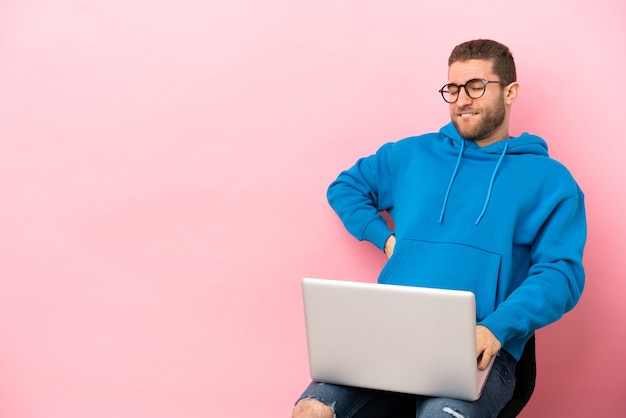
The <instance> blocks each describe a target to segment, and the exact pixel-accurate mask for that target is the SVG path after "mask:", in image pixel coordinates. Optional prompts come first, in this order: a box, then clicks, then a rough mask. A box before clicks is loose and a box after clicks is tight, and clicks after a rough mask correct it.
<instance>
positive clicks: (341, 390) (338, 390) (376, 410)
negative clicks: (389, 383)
mask: <svg viewBox="0 0 626 418" xmlns="http://www.w3.org/2000/svg"><path fill="white" fill-rule="evenodd" d="M307 398H313V399H317V400H318V401H320V402H322V403H323V404H325V405H327V406H329V407H330V408H331V409H332V410H333V412H334V413H335V417H336V418H384V417H387V416H393V415H395V414H398V413H400V412H403V411H405V412H409V411H415V396H413V395H406V394H402V393H395V392H385V391H380V390H372V389H363V388H355V387H351V386H342V385H333V384H330V383H318V382H312V383H311V384H310V385H309V387H308V388H307V389H306V390H305V391H304V393H303V394H302V396H301V397H300V398H299V399H298V401H300V400H302V399H307ZM413 413H414V412H413Z"/></svg>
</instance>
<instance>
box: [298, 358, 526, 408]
mask: <svg viewBox="0 0 626 418" xmlns="http://www.w3.org/2000/svg"><path fill="white" fill-rule="evenodd" d="M514 387H515V359H514V358H513V357H512V356H511V355H510V354H508V353H507V352H505V351H500V353H499V354H498V356H497V357H496V359H495V361H494V364H493V367H492V369H491V373H490V374H489V377H488V378H487V382H486V383H485V387H484V388H483V392H482V394H481V396H480V398H478V399H477V400H476V401H473V402H470V401H462V400H458V399H448V398H434V397H427V396H419V395H408V394H403V393H395V392H385V391H380V390H372V389H363V388H355V387H349V386H341V385H333V384H329V383H318V382H312V383H311V384H310V385H309V387H308V388H307V389H306V390H305V391H304V393H303V394H302V396H301V397H300V398H299V399H298V401H300V400H302V399H307V398H314V399H317V400H318V401H320V402H322V403H324V404H325V405H328V406H329V407H330V408H331V409H332V410H333V411H334V413H335V417H336V418H384V417H395V416H396V415H397V414H403V415H402V416H407V414H409V415H411V416H413V415H414V416H415V417H417V418H420V417H429V418H431V417H432V418H435V417H441V418H470V417H471V418H483V417H484V418H490V417H494V418H495V417H497V416H498V413H499V412H500V410H501V409H502V408H504V405H506V403H507V402H508V401H509V400H510V399H511V397H512V396H513V389H514Z"/></svg>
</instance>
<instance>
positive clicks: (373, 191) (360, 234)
mask: <svg viewBox="0 0 626 418" xmlns="http://www.w3.org/2000/svg"><path fill="white" fill-rule="evenodd" d="M392 145H393V144H391V143H390V144H386V145H383V146H382V147H381V148H380V149H379V150H378V152H377V153H376V154H375V155H371V156H369V157H365V158H361V159H360V160H358V161H357V162H356V164H355V165H354V166H353V167H352V168H350V169H348V170H346V171H343V172H341V173H340V174H339V176H338V177H337V179H336V180H335V181H334V182H332V183H331V185H330V186H329V187H328V193H327V197H328V202H329V203H330V206H331V207H332V208H333V210H334V211H335V212H336V213H337V215H338V216H339V218H340V219H341V221H342V222H343V224H344V226H345V227H346V229H347V230H348V232H350V233H351V234H352V235H354V236H355V237H356V238H357V239H358V240H360V241H364V240H365V241H369V242H371V243H372V244H374V245H375V246H376V247H378V248H379V249H381V250H384V246H385V241H386V240H387V238H388V237H389V236H390V235H391V234H393V232H392V231H391V229H390V228H389V226H388V225H387V222H386V221H385V219H384V218H383V217H382V216H381V215H380V212H383V211H387V210H389V209H391V207H392V204H391V202H392V196H391V187H390V184H391V181H390V172H389V166H388V158H389V154H390V152H391V147H392Z"/></svg>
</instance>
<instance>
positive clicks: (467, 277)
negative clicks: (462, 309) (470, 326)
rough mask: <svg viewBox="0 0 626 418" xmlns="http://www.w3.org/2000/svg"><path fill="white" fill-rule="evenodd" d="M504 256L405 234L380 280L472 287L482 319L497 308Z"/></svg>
mask: <svg viewBox="0 0 626 418" xmlns="http://www.w3.org/2000/svg"><path fill="white" fill-rule="evenodd" d="M501 258H502V257H501V256H500V255H499V254H496V253H492V252H489V251H485V250H483V249H480V248H476V247H471V246H468V245H463V244H454V243H447V242H429V241H422V240H416V239H406V238H403V239H400V240H398V242H397V244H396V246H395V249H394V254H393V256H392V257H391V259H390V260H389V261H388V262H387V264H386V265H385V267H384V268H383V270H382V271H381V273H380V276H379V278H378V281H379V282H380V283H387V284H398V285H405V286H420V287H431V288H442V289H453V290H468V291H470V292H472V293H474V295H475V296H476V316H477V319H478V320H479V321H482V320H483V319H484V318H485V317H486V316H487V315H489V314H491V313H492V312H493V311H494V310H495V308H496V298H497V288H498V275H499V273H500V262H501Z"/></svg>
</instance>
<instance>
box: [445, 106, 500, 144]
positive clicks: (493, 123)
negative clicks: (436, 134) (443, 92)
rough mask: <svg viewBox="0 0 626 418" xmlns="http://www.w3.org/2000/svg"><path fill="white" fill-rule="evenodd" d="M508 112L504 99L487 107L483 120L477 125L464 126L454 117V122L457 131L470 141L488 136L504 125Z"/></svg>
mask: <svg viewBox="0 0 626 418" xmlns="http://www.w3.org/2000/svg"><path fill="white" fill-rule="evenodd" d="M505 114H506V106H505V105H504V100H503V101H500V102H498V103H495V104H494V105H493V106H491V107H489V108H487V109H485V112H484V113H483V119H482V121H481V122H480V123H479V124H478V125H477V126H475V127H467V128H465V127H463V126H461V124H459V123H458V122H457V120H456V119H454V118H453V119H452V123H453V124H454V127H455V128H456V130H457V132H458V133H459V134H460V135H461V136H462V137H463V138H465V139H467V140H469V141H478V140H480V139H483V138H486V137H487V136H489V135H490V134H491V133H492V132H494V131H495V130H496V129H498V128H499V127H500V125H502V123H503V122H504V117H505Z"/></svg>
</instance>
